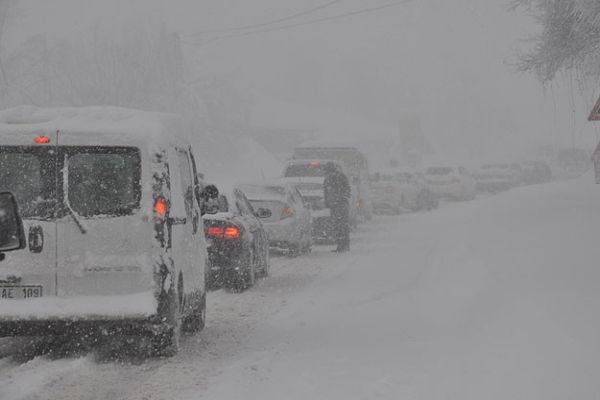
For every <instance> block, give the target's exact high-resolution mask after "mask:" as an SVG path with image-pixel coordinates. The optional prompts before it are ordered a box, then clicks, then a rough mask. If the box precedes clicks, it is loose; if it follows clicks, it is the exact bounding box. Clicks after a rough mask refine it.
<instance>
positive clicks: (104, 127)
mask: <svg viewBox="0 0 600 400" xmlns="http://www.w3.org/2000/svg"><path fill="white" fill-rule="evenodd" d="M183 132H184V130H183V129H182V128H181V127H180V124H179V122H178V119H177V118H176V117H175V116H172V115H166V114H158V113H149V112H141V111H134V110H126V109H122V108H115V107H88V108H67V109H38V108H31V107H22V108H17V109H10V110H5V111H2V112H0V187H2V188H3V189H5V190H8V191H11V192H12V193H14V194H15V196H16V198H17V201H18V203H19V206H20V207H19V208H20V212H21V214H22V218H23V222H24V229H25V236H26V237H27V239H28V240H27V242H28V243H27V248H26V249H24V250H22V251H15V252H12V253H10V254H8V255H7V256H6V259H5V260H4V261H2V262H0V336H21V335H24V336H27V335H32V334H34V335H44V334H52V335H62V334H64V335H71V336H73V335H78V336H83V335H87V334H97V333H99V334H100V335H101V336H102V335H104V336H106V335H108V336H111V335H118V336H120V335H144V336H147V337H149V338H151V345H152V350H153V351H156V352H158V353H160V354H172V353H174V352H175V351H176V350H177V343H178V338H179V335H180V331H181V328H183V329H187V330H190V331H197V330H199V329H202V327H203V326H204V319H205V310H206V301H205V299H206V298H205V268H206V259H207V252H206V244H205V240H204V231H203V227H202V221H201V219H200V207H199V204H198V201H197V198H196V197H195V196H194V193H195V192H196V188H197V185H198V181H197V178H196V177H197V171H196V166H195V162H194V158H193V153H192V149H191V147H190V145H189V143H188V142H187V140H186V138H185V137H184V136H183Z"/></svg>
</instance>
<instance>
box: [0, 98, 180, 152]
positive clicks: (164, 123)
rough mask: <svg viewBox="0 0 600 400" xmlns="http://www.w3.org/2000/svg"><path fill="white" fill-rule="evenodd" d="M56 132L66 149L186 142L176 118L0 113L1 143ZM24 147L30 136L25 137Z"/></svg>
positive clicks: (107, 110) (128, 113)
mask: <svg viewBox="0 0 600 400" xmlns="http://www.w3.org/2000/svg"><path fill="white" fill-rule="evenodd" d="M57 131H58V132H59V133H60V139H59V141H60V142H61V144H68V145H96V144H97V145H105V144H112V145H119V144H124V145H132V144H135V145H138V146H141V147H143V146H144V145H151V144H157V143H170V144H181V143H185V142H187V138H186V137H185V135H184V134H183V129H182V128H181V124H180V121H179V118H178V117H177V116H176V115H175V114H168V113H158V112H149V111H140V110H133V109H127V108H121V107H111V106H93V107H64V108H39V107H34V106H19V107H14V108H10V109H6V110H2V111H0V139H1V140H2V141H3V142H5V143H14V142H15V141H17V142H18V141H19V139H17V138H18V137H19V134H21V133H22V134H23V135H31V134H32V133H38V132H39V133H44V132H46V133H50V132H57ZM23 139H24V140H26V143H29V142H30V138H29V136H24V137H23Z"/></svg>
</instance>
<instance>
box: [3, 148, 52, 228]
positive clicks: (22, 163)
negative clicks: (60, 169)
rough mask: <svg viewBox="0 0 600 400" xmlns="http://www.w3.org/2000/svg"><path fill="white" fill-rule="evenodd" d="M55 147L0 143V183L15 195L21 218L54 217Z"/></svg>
mask: <svg viewBox="0 0 600 400" xmlns="http://www.w3.org/2000/svg"><path fill="white" fill-rule="evenodd" d="M54 151H55V150H54V149H42V148H36V147H31V146H0V186H1V187H2V190H7V191H10V192H12V193H13V194H14V195H15V197H16V199H17V203H18V204H19V211H20V213H21V216H22V217H24V218H35V219H51V218H53V215H54V210H55V199H56V189H55V188H56V186H57V185H56V174H55V172H56V167H55V166H56V154H55V153H54Z"/></svg>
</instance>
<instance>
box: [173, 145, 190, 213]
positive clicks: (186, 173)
mask: <svg viewBox="0 0 600 400" xmlns="http://www.w3.org/2000/svg"><path fill="white" fill-rule="evenodd" d="M177 161H178V163H179V172H180V174H181V191H182V194H183V198H184V199H185V212H186V214H187V217H188V218H189V219H190V220H191V219H192V209H193V206H194V205H193V201H194V181H193V179H192V172H191V170H190V161H189V158H188V154H187V152H186V151H184V150H177Z"/></svg>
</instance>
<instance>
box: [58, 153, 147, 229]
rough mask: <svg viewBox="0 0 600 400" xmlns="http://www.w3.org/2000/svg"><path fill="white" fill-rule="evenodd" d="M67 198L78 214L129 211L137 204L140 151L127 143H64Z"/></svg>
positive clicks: (107, 214) (139, 188) (116, 214)
mask: <svg viewBox="0 0 600 400" xmlns="http://www.w3.org/2000/svg"><path fill="white" fill-rule="evenodd" d="M64 149H65V151H66V153H67V165H68V171H69V172H68V199H69V204H70V205H71V207H72V208H73V210H74V211H75V212H76V213H77V214H79V215H81V216H82V217H93V216H122V215H130V214H132V213H133V211H134V210H135V209H137V208H138V207H139V205H140V198H141V187H140V178H141V165H140V164H141V161H140V153H139V150H138V149H136V148H130V147H66V148H64Z"/></svg>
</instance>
